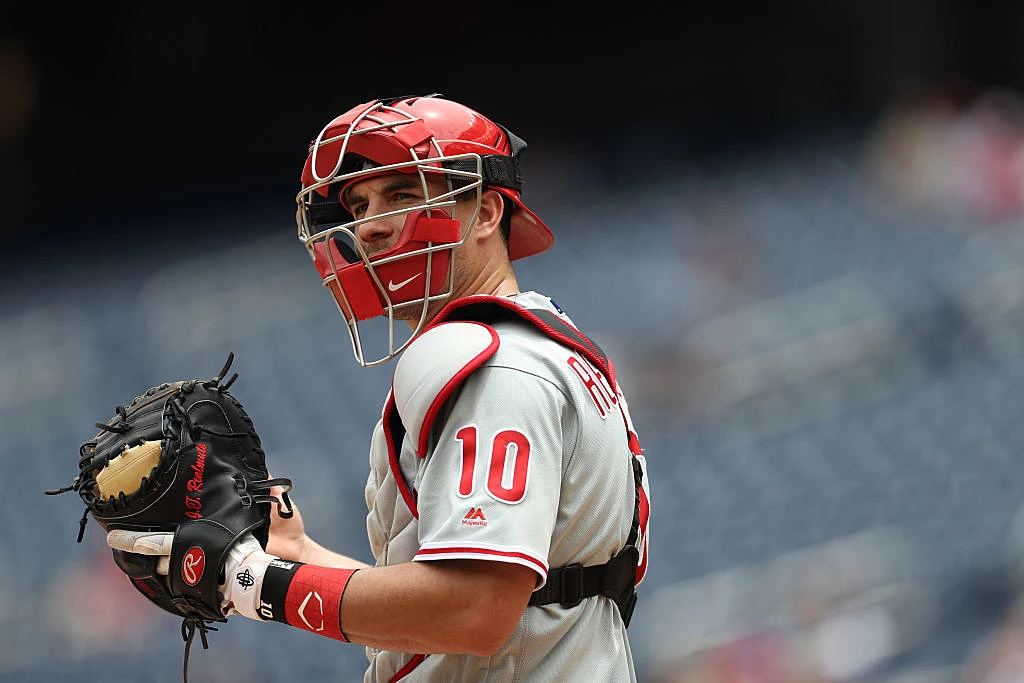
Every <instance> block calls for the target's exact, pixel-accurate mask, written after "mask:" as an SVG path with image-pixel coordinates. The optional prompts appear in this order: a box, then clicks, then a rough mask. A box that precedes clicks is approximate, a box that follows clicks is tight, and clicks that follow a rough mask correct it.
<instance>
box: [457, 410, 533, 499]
mask: <svg viewBox="0 0 1024 683" xmlns="http://www.w3.org/2000/svg"><path fill="white" fill-rule="evenodd" d="M477 431H478V430H477V428H476V427H475V426H473V425H469V426H467V427H463V428H462V429H460V430H459V431H458V432H457V433H456V435H455V438H457V439H458V440H459V441H461V442H462V475H461V476H460V477H459V495H460V496H462V497H463V498H465V497H467V496H469V495H470V494H472V493H473V471H474V469H475V468H476V451H477ZM510 459H511V465H510ZM529 467H530V440H529V439H528V438H527V437H526V435H525V434H523V433H522V432H518V431H516V430H514V429H505V430H503V431H501V432H498V434H497V435H495V437H494V440H493V441H492V442H491V460H490V464H489V465H488V468H487V492H488V493H489V494H490V495H491V496H493V497H494V498H497V499H498V500H501V501H504V502H506V503H518V502H519V501H521V500H522V499H523V497H524V496H525V495H526V478H527V475H528V472H529Z"/></svg>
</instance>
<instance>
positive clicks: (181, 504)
mask: <svg viewBox="0 0 1024 683" xmlns="http://www.w3.org/2000/svg"><path fill="white" fill-rule="evenodd" d="M233 359H234V354H229V356H228V360H227V362H226V363H225V364H224V367H223V368H222V369H221V371H220V373H219V374H218V375H217V376H216V377H214V378H213V379H211V380H190V381H179V382H168V383H164V384H160V385H158V386H155V387H152V388H151V389H149V390H147V391H146V392H145V393H143V394H142V395H140V396H137V397H135V398H134V399H133V400H132V401H131V403H129V404H128V405H127V406H117V408H116V414H115V415H114V417H113V418H111V419H110V420H109V421H108V422H105V423H104V422H97V423H96V426H97V427H99V428H100V430H101V431H100V432H99V434H97V435H96V436H95V437H94V438H93V439H91V440H90V441H87V442H85V443H84V444H82V447H81V449H80V456H81V457H80V458H79V461H78V466H79V474H78V476H77V477H76V478H75V480H74V482H72V484H71V485H70V486H67V487H64V488H62V489H59V490H56V491H46V493H47V494H50V495H53V494H59V493H64V492H67V491H77V492H78V494H79V495H80V496H81V498H82V500H83V501H84V502H85V511H84V512H83V513H82V519H81V522H80V524H79V531H78V541H79V542H81V540H82V537H83V534H84V533H85V527H86V524H87V523H88V517H89V516H90V515H91V516H92V517H93V519H95V520H96V521H97V522H99V524H100V526H102V527H103V529H104V530H105V531H108V532H109V531H113V530H117V529H124V530H130V531H162V532H173V533H174V540H173V545H172V547H171V552H170V562H169V565H168V564H167V560H166V558H165V559H164V563H165V564H164V565H163V566H160V567H158V561H157V559H156V558H155V557H151V556H145V555H139V554H135V553H126V552H122V551H120V550H114V551H113V554H114V560H115V562H116V563H117V565H118V567H120V568H121V570H122V571H123V572H124V573H125V574H127V575H128V577H129V578H130V579H131V584H132V585H133V586H134V587H135V588H136V590H138V591H139V592H140V593H142V595H144V596H145V597H146V598H147V599H148V600H149V601H150V602H152V603H153V604H155V605H157V606H158V607H160V608H161V609H163V610H166V611H167V612H170V613H171V614H174V615H176V616H179V617H183V618H184V620H183V622H182V637H183V638H184V639H185V643H186V645H185V677H186V679H187V677H188V651H189V648H190V646H191V643H192V637H193V635H194V634H195V631H196V630H197V629H198V630H199V632H200V635H201V638H202V641H203V647H204V648H205V647H207V641H206V631H207V630H209V629H211V627H210V626H209V625H208V624H209V623H211V622H223V621H227V619H226V618H225V617H224V615H223V614H222V612H221V598H220V596H219V595H218V586H219V584H220V583H221V582H222V577H221V574H222V572H223V567H224V562H225V559H226V558H227V553H228V550H229V549H230V548H231V546H232V545H233V544H234V543H235V542H236V541H237V540H238V539H240V538H241V537H242V536H243V535H245V534H246V533H247V532H252V534H253V536H255V538H256V539H257V540H258V541H259V543H260V545H261V546H262V547H263V548H264V549H266V545H267V537H268V532H269V527H270V512H271V507H270V506H271V505H272V504H274V505H277V507H278V512H279V514H281V516H283V517H290V516H291V514H292V510H291V502H290V500H289V498H288V491H289V490H290V489H291V481H290V480H288V479H285V478H274V479H271V478H270V475H269V472H268V470H267V465H266V457H265V454H264V452H263V449H262V447H261V445H260V438H259V436H258V435H257V434H256V431H255V429H254V428H253V424H252V421H251V420H250V419H249V416H248V415H247V414H246V412H245V409H244V408H243V407H242V405H241V404H240V403H239V402H238V400H237V399H235V397H234V396H232V395H231V394H230V393H229V392H228V388H229V387H230V386H231V384H232V383H233V382H234V381H235V379H237V378H238V374H237V373H236V374H234V375H233V376H232V377H231V379H229V380H228V381H227V382H224V383H223V384H222V383H221V380H222V379H223V378H224V375H225V374H227V371H228V369H229V368H230V366H231V362H232V360H233ZM273 486H279V487H281V488H282V490H283V493H282V495H281V497H280V499H279V498H277V497H276V496H274V495H271V493H270V489H271V487H273Z"/></svg>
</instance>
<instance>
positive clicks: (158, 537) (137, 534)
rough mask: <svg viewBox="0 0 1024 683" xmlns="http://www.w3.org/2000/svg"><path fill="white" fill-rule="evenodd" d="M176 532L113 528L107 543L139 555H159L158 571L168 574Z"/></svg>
mask: <svg viewBox="0 0 1024 683" xmlns="http://www.w3.org/2000/svg"><path fill="white" fill-rule="evenodd" d="M173 543H174V534H171V533H166V532H162V531H127V530H125V529H112V530H111V531H109V532H107V545H109V546H110V547H111V548H113V549H114V550H120V551H122V552H126V553H135V554H137V555H157V556H160V558H159V560H158V561H157V573H159V574H166V573H167V570H168V566H169V564H170V559H171V545H172V544H173Z"/></svg>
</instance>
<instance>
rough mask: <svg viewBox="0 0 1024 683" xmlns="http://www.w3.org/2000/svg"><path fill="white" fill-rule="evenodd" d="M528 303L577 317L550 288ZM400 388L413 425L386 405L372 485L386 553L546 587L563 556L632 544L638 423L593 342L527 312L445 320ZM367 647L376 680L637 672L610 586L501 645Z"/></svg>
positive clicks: (375, 538)
mask: <svg viewBox="0 0 1024 683" xmlns="http://www.w3.org/2000/svg"><path fill="white" fill-rule="evenodd" d="M513 300H514V301H515V303H516V304H518V305H520V306H524V307H526V308H532V309H545V310H547V311H551V312H553V313H555V314H557V315H559V316H561V317H562V319H563V320H565V321H566V322H568V323H570V324H571V321H570V320H569V319H568V317H567V316H565V314H564V313H563V312H562V311H561V310H560V309H559V308H558V307H557V306H556V305H554V303H553V302H552V301H551V300H550V299H549V298H547V297H545V296H542V295H540V294H538V293H535V292H526V293H522V294H518V295H516V296H515V297H513ZM453 378H454V380H453ZM456 384H457V385H458V388H457V389H456V390H455V391H454V392H452V393H446V392H448V391H450V389H451V387H452V386H453V385H456ZM393 394H394V399H395V400H394V402H393V403H392V402H391V401H389V403H390V404H391V405H392V406H397V407H396V408H395V410H396V411H397V413H398V414H399V415H400V417H401V421H402V423H403V425H404V426H405V428H406V430H407V431H406V432H404V434H403V436H402V442H401V445H400V446H399V445H398V444H391V446H390V448H389V443H388V442H389V439H391V438H393V436H392V434H393V432H390V431H389V429H387V424H388V423H389V420H391V419H394V415H393V414H391V415H389V411H388V408H387V406H386V408H385V411H384V417H383V419H382V420H381V422H379V423H378V424H377V426H376V428H375V430H374V433H373V439H372V442H371V448H370V470H371V471H370V476H369V478H368V481H367V485H366V503H367V508H368V510H369V514H368V515H367V531H368V535H369V539H370V545H371V548H372V551H373V554H374V556H375V558H376V562H377V564H378V565H390V564H397V563H401V562H408V561H418V562H428V561H432V560H438V559H449V558H461V559H466V558H468V559H479V560H485V561H491V562H514V563H517V564H521V565H524V566H526V567H529V568H530V569H532V570H533V571H534V572H536V574H537V588H540V587H541V586H543V585H544V582H545V581H546V579H547V574H548V569H549V568H556V567H561V566H564V565H567V564H570V563H574V562H576V563H580V564H582V565H584V566H588V565H599V564H603V563H605V562H607V561H608V560H609V559H610V558H611V557H612V556H614V555H615V554H616V553H617V552H618V551H619V550H620V549H621V548H622V547H623V545H624V544H625V543H626V540H627V537H628V536H629V532H630V528H631V525H632V522H633V515H634V505H635V503H634V501H635V496H636V487H635V483H634V481H635V480H634V474H633V469H632V463H631V460H630V459H631V457H633V453H631V450H630V448H629V447H627V441H628V439H627V436H628V434H627V430H630V431H632V423H631V422H630V419H629V411H628V409H627V407H626V402H625V399H624V398H623V395H622V393H621V392H620V391H619V388H618V387H613V386H610V384H609V381H608V380H607V379H606V378H605V377H604V376H603V375H602V374H601V373H600V372H599V371H598V370H597V369H596V368H595V367H594V366H593V365H592V364H591V363H589V362H588V361H587V360H585V359H584V358H583V357H582V356H581V355H580V354H578V353H576V352H575V351H573V350H572V349H570V348H569V347H567V346H565V345H563V344H561V343H559V342H557V341H555V340H554V339H552V338H550V337H548V336H546V335H545V334H543V333H541V332H540V331H539V330H538V329H537V328H536V327H534V326H533V325H532V324H530V323H528V322H525V321H518V320H516V321H501V322H497V323H495V324H493V325H492V326H485V325H481V324H479V323H471V322H453V323H442V324H441V325H439V326H438V327H435V328H433V329H431V330H429V331H427V332H426V333H424V334H423V335H422V336H421V337H420V338H419V339H418V340H417V341H415V342H414V343H413V344H412V345H411V346H410V347H409V348H408V349H407V350H406V352H405V353H404V354H403V356H402V358H401V359H400V361H399V364H398V366H397V368H396V372H395V383H394V388H393ZM633 441H634V442H635V441H636V439H635V435H634V437H633ZM635 450H638V449H635ZM636 457H638V458H639V460H640V462H641V464H642V465H643V471H644V476H643V491H642V494H641V515H640V521H641V525H640V526H641V529H640V538H639V539H638V547H639V548H640V550H641V553H640V558H641V560H640V564H639V566H638V571H637V583H639V582H640V581H641V580H642V579H643V575H644V572H645V571H646V567H647V520H648V513H649V500H650V498H649V490H648V488H647V475H646V463H645V461H644V457H643V455H637V456H636ZM367 655H368V657H369V661H370V665H369V667H368V668H367V671H366V675H365V681H366V682H371V681H372V682H375V683H376V682H384V681H393V680H399V679H401V680H403V681H483V680H486V681H526V680H529V681H556V680H557V681H575V680H580V681H583V680H586V681H590V682H593V681H616V682H619V681H632V680H635V675H634V670H633V663H632V657H631V654H630V648H629V641H628V639H627V636H626V629H625V626H624V625H623V621H622V618H621V617H620V615H619V612H618V608H617V606H616V605H615V603H614V602H613V601H612V600H610V599H608V598H605V597H600V596H595V597H590V598H586V599H584V600H583V601H582V602H581V603H580V604H579V605H577V606H575V607H570V608H564V607H562V606H561V605H559V604H557V603H555V604H549V605H541V606H533V605H531V606H528V607H527V608H526V610H525V611H524V613H523V615H522V617H521V618H520V620H519V624H518V626H517V627H516V630H515V633H514V634H513V636H512V637H511V638H510V639H509V640H508V642H507V643H506V644H505V645H504V646H502V647H501V649H499V651H498V652H497V653H496V654H494V655H493V656H491V657H480V656H476V655H451V654H429V655H422V654H417V653H401V652H389V651H381V650H376V649H373V648H367Z"/></svg>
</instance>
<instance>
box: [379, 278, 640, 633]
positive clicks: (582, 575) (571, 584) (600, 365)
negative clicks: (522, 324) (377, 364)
mask: <svg viewBox="0 0 1024 683" xmlns="http://www.w3.org/2000/svg"><path fill="white" fill-rule="evenodd" d="M452 320H471V321H475V322H480V323H485V324H492V323H495V322H499V321H502V320H525V321H526V322H529V323H531V324H533V325H534V326H535V327H536V328H537V329H538V330H539V331H540V332H542V333H544V334H545V335H546V336H548V337H550V338H551V339H554V340H555V341H557V342H559V343H560V344H563V345H564V346H567V347H569V348H571V349H572V350H574V351H576V352H577V353H579V354H580V355H581V356H583V357H584V358H586V359H587V360H588V361H590V363H591V364H593V365H594V366H595V367H596V368H597V369H598V370H600V371H601V373H602V374H603V375H604V376H605V378H606V379H607V380H608V384H609V386H610V387H612V391H613V392H614V391H617V385H616V383H615V374H614V373H615V371H614V368H613V366H612V364H611V362H610V361H609V360H608V357H607V356H606V355H605V354H604V352H603V351H602V350H601V348H600V347H599V346H598V345H597V344H595V343H594V342H592V341H591V340H590V339H588V338H587V337H586V336H585V335H584V334H583V333H582V332H580V331H579V330H577V329H576V328H575V327H573V326H572V325H570V324H568V323H567V322H565V321H564V320H563V319H562V318H560V317H558V316H557V315H555V314H554V313H552V312H551V311H548V310H545V309H526V308H522V307H521V306H517V305H516V304H514V303H512V301H510V300H509V299H506V298H503V297H494V296H471V297H465V298H462V299H459V300H457V301H453V302H452V303H450V304H448V305H447V306H446V307H445V308H444V309H443V310H442V311H441V312H440V313H439V314H438V315H437V317H436V318H435V319H434V320H433V321H432V322H431V324H430V327H433V326H435V325H439V324H440V323H443V322H450V321H452ZM427 329H429V328H427ZM619 410H620V412H622V419H623V422H625V424H626V434H627V439H628V446H629V450H630V452H631V453H632V454H633V455H634V456H635V455H640V454H641V453H642V452H643V451H642V450H641V449H640V443H639V440H638V439H637V436H636V434H635V433H634V432H633V430H632V429H631V428H630V424H629V421H628V420H627V419H626V415H625V412H624V411H622V405H621V403H619ZM428 428H429V425H424V429H428ZM384 431H385V436H386V438H387V443H388V455H389V457H390V458H391V459H392V463H391V464H392V471H393V472H395V473H396V475H397V474H398V473H400V472H401V470H400V469H399V468H398V467H397V465H398V461H397V458H398V453H399V452H400V451H399V449H400V448H401V444H402V440H403V439H404V438H405V427H404V425H403V424H402V420H401V418H400V417H399V415H398V410H397V408H396V406H395V401H394V397H393V396H392V397H391V398H390V399H389V400H388V403H387V405H386V406H385V408H384ZM631 460H632V464H633V478H634V483H635V499H634V505H633V524H632V527H631V528H630V531H629V537H628V538H627V539H626V544H625V546H623V548H622V550H620V551H619V553H618V554H617V555H616V556H615V557H613V558H612V559H611V560H609V561H608V562H606V563H605V564H602V565H593V566H589V567H584V566H582V565H580V564H578V563H573V564H569V565H566V566H564V567H557V568H554V569H549V570H548V579H547V583H546V584H545V585H544V587H543V588H541V589H539V590H537V591H535V592H534V593H533V595H532V596H531V598H530V604H531V605H547V604H552V603H560V604H561V605H562V606H563V607H573V606H575V605H578V604H579V603H580V601H581V600H583V599H584V598H588V597H591V596H594V595H604V596H607V597H609V598H612V599H613V600H614V601H615V603H616V604H617V605H618V607H619V612H620V614H621V615H622V621H623V623H624V624H625V625H626V626H629V621H630V617H631V616H632V614H633V607H634V606H635V605H636V576H637V565H638V563H639V559H640V555H639V550H638V548H637V539H638V538H639V532H640V489H641V486H642V483H643V469H642V468H641V466H640V461H639V460H638V459H637V458H636V457H633V458H631ZM396 479H399V477H398V476H396ZM399 490H400V491H401V492H402V496H403V498H404V499H405V501H406V504H407V505H409V509H410V510H411V511H412V513H413V515H415V516H416V517H417V518H419V514H418V511H417V509H416V492H415V490H413V489H411V488H410V487H409V486H408V484H407V483H406V482H404V481H399Z"/></svg>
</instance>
